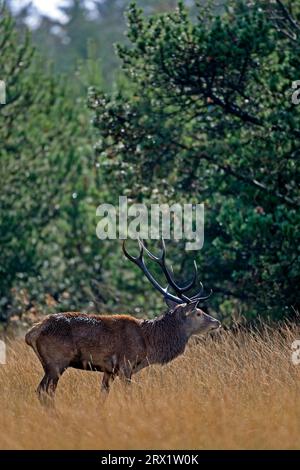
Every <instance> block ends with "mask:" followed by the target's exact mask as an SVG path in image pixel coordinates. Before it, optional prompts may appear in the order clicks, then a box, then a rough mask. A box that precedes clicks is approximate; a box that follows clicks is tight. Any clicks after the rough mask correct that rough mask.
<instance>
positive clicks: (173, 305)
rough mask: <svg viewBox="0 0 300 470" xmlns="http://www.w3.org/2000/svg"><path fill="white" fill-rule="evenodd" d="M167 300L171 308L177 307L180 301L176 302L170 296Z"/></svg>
mask: <svg viewBox="0 0 300 470" xmlns="http://www.w3.org/2000/svg"><path fill="white" fill-rule="evenodd" d="M165 302H166V304H167V306H168V307H169V309H170V310H173V309H174V308H175V307H176V305H178V303H176V302H174V301H173V300H170V299H168V297H165Z"/></svg>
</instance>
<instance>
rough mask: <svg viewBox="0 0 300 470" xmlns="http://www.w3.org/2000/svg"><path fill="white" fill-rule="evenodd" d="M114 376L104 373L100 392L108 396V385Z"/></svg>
mask: <svg viewBox="0 0 300 470" xmlns="http://www.w3.org/2000/svg"><path fill="white" fill-rule="evenodd" d="M114 378H115V377H114V374H112V373H110V372H104V375H103V379H102V384H101V392H102V393H103V394H105V395H108V393H109V389H110V383H111V382H113V380H114Z"/></svg>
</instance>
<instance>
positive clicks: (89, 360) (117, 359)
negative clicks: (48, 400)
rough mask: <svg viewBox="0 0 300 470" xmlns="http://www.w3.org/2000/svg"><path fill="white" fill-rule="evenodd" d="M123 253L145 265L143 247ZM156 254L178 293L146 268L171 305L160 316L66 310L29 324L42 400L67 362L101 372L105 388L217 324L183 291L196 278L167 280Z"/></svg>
mask: <svg viewBox="0 0 300 470" xmlns="http://www.w3.org/2000/svg"><path fill="white" fill-rule="evenodd" d="M142 247H144V245H142ZM144 248H145V247H144ZM123 249H124V248H123ZM124 252H125V254H126V256H127V257H129V259H131V261H134V262H135V263H136V264H138V265H139V266H140V267H141V269H143V271H144V270H146V267H145V265H144V260H143V257H142V255H143V251H142V248H141V251H140V256H139V257H138V258H133V257H130V255H128V254H127V252H126V251H125V249H124ZM149 253H150V252H149ZM163 256H164V255H163ZM155 259H156V260H158V262H159V263H160V264H161V265H162V267H163V269H164V273H165V275H166V277H167V278H168V280H169V281H170V283H172V287H173V288H174V290H175V291H176V292H177V293H178V295H179V296H178V297H176V296H174V295H172V294H169V293H168V289H163V288H162V287H161V286H160V285H159V284H158V283H157V281H155V280H154V278H153V277H152V275H151V274H150V273H149V272H148V271H146V272H145V274H146V276H147V277H148V279H149V280H150V282H151V283H152V284H153V285H154V286H155V287H156V288H157V289H158V290H159V291H160V292H163V293H164V295H165V298H167V301H168V302H167V303H168V305H169V307H170V308H169V310H168V311H167V312H166V313H165V314H163V315H161V316H160V317H158V318H156V319H154V320H139V319H136V318H134V317H131V316H129V315H88V314H83V313H78V312H67V313H58V314H54V315H49V316H48V317H46V318H45V320H43V321H42V322H40V323H38V324H36V325H35V326H33V327H32V328H31V330H30V331H29V332H28V333H27V335H26V337H25V341H26V343H27V344H28V345H29V346H31V347H32V348H33V350H34V352H35V353H36V355H37V356H38V358H39V360H40V362H41V364H42V366H43V369H44V372H45V375H44V377H43V379H42V381H41V383H40V384H39V387H38V390H37V392H38V395H39V398H40V399H41V400H43V399H44V397H45V395H44V393H47V394H48V395H50V396H51V395H53V394H54V392H55V389H56V387H57V383H58V381H59V378H60V376H61V375H62V374H63V372H64V371H65V370H66V369H67V368H68V367H74V368H77V369H83V370H90V371H100V372H103V373H104V375H103V380H102V387H101V388H102V390H103V391H105V392H108V390H109V386H110V382H111V381H112V380H113V379H114V378H115V377H116V376H119V377H120V378H121V379H123V380H125V381H127V382H128V381H130V379H131V376H132V374H135V373H136V372H138V371H139V370H141V369H143V368H144V367H147V366H149V365H150V364H165V363H167V362H170V361H171V360H173V359H174V358H176V357H177V356H178V355H180V354H182V353H183V352H184V349H185V346H186V344H187V342H188V340H189V338H190V337H191V336H192V335H193V334H199V333H205V332H207V331H209V330H212V329H216V328H219V326H220V322H219V321H218V320H216V319H215V318H213V317H211V316H210V315H207V314H206V313H204V312H203V311H202V310H201V309H199V308H198V307H197V304H198V302H199V300H201V299H203V297H200V296H199V294H198V295H197V296H194V297H192V298H188V297H187V296H186V295H183V292H186V291H187V290H188V289H190V286H191V285H192V284H194V282H195V280H194V281H193V282H192V283H190V284H189V285H188V286H186V287H182V288H180V287H179V286H178V285H177V284H176V283H175V282H174V281H173V280H172V279H171V276H170V273H169V271H168V270H167V268H166V267H165V264H164V258H155ZM201 292H202V290H201Z"/></svg>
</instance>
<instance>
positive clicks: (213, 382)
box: [0, 324, 300, 449]
mask: <svg viewBox="0 0 300 470" xmlns="http://www.w3.org/2000/svg"><path fill="white" fill-rule="evenodd" d="M297 338H298V339H299V338H300V331H299V328H297V327H296V326H293V325H291V324H289V325H286V326H284V327H283V328H281V329H277V330H276V329H272V330H270V328H266V329H262V331H260V332H254V333H253V332H252V333H250V332H248V333H247V332H237V333H235V334H233V333H231V332H222V333H219V334H217V335H216V336H214V337H212V338H211V337H207V338H202V339H200V340H199V339H198V338H196V339H195V340H192V341H191V342H190V345H189V347H188V348H187V350H186V352H185V354H184V355H183V356H181V357H179V358H178V359H176V360H175V361H173V362H172V363H170V364H168V365H167V366H164V367H161V366H157V367H149V368H148V369H145V370H144V371H142V372H141V373H139V374H137V375H136V376H134V381H133V384H132V385H131V386H130V387H127V388H124V386H123V385H122V384H121V383H120V382H119V381H118V380H116V381H115V383H114V384H113V386H112V390H111V393H110V395H109V397H108V399H107V401H106V402H105V404H104V403H103V402H102V400H101V397H100V379H101V374H99V373H91V372H81V371H76V370H72V369H69V370H68V371H67V372H66V373H65V374H64V375H63V377H62V378H61V380H60V382H59V385H58V389H57V395H56V406H55V409H47V408H43V407H41V405H40V404H39V402H38V400H37V398H36V396H35V389H36V387H37V384H38V383H39V381H40V379H41V376H42V370H41V367H40V365H39V362H38V360H37V359H36V357H35V356H34V354H33V352H32V351H31V350H30V349H29V348H28V347H27V346H26V345H25V344H24V342H23V340H14V341H11V342H9V344H8V351H7V359H8V362H7V364H6V365H2V366H0V390H1V392H0V393H1V435H0V448H1V449H139V448H141V449H143V448H145V449H152V448H155V449H183V448H188V449H229V448H230V449H275V448H280V449H297V448H298V449H299V448H300V394H299V393H300V387H299V384H300V365H294V364H293V363H292V361H291V343H292V342H293V341H294V340H295V339H297Z"/></svg>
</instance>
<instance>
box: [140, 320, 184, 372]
mask: <svg viewBox="0 0 300 470" xmlns="http://www.w3.org/2000/svg"><path fill="white" fill-rule="evenodd" d="M141 326H142V331H143V334H144V338H145V342H146V346H147V360H148V362H149V363H150V364H165V363H166V362H169V361H171V360H172V359H174V358H175V357H177V356H179V354H182V353H183V351H184V349H185V346H186V344H187V342H188V339H189V337H188V335H187V334H186V332H185V329H184V325H183V322H182V321H181V320H180V319H177V318H176V316H174V315H172V314H171V313H169V312H168V313H166V314H165V315H163V316H161V317H159V318H156V319H154V320H143V321H142V324H141Z"/></svg>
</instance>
